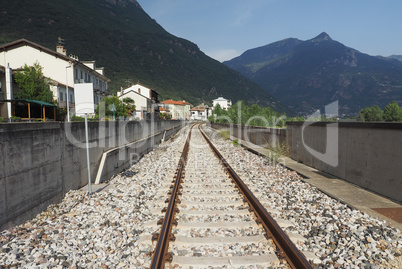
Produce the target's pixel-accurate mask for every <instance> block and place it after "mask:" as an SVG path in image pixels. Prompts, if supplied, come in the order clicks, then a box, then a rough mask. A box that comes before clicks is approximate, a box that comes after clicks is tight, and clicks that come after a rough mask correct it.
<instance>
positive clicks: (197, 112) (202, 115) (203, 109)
mask: <svg viewBox="0 0 402 269" xmlns="http://www.w3.org/2000/svg"><path fill="white" fill-rule="evenodd" d="M190 112H191V117H190V119H191V120H201V121H206V120H207V119H208V117H209V116H211V114H212V111H211V108H209V107H208V106H207V105H204V104H200V105H198V106H196V107H194V108H192V109H190Z"/></svg>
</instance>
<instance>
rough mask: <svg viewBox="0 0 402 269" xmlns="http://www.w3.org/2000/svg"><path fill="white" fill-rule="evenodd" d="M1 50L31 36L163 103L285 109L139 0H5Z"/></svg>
mask: <svg viewBox="0 0 402 269" xmlns="http://www.w3.org/2000/svg"><path fill="white" fill-rule="evenodd" d="M0 14H1V16H0V29H1V32H0V44H5V43H8V42H12V41H14V40H17V39H21V38H25V39H28V40H30V41H33V42H36V43H38V44H40V45H43V46H45V47H48V48H50V49H55V46H56V43H57V40H58V37H61V38H63V39H64V40H65V48H66V49H67V54H68V55H69V54H70V53H71V54H74V55H77V56H78V57H79V59H80V60H96V61H97V65H98V66H104V67H105V74H106V76H107V77H109V78H110V79H111V80H112V83H111V84H110V87H109V88H111V89H112V90H113V91H118V90H119V89H120V87H126V86H129V85H130V84H133V83H137V82H139V83H141V84H143V85H145V86H148V87H151V88H153V89H155V90H156V91H157V92H159V93H160V99H162V100H163V99H167V98H172V99H184V100H186V101H188V102H190V103H192V104H194V105H197V104H199V103H202V102H206V103H208V104H212V102H211V100H212V99H215V98H217V97H219V96H223V97H225V98H227V99H232V101H233V102H236V101H237V100H240V99H243V100H245V101H247V102H249V103H258V104H259V105H261V106H273V107H274V108H275V109H277V110H279V111H284V110H286V109H287V108H286V107H285V106H283V105H281V104H279V103H278V102H277V100H276V99H274V98H273V97H272V96H271V95H270V94H269V93H268V92H267V91H265V90H263V89H262V88H261V87H260V86H258V85H257V84H255V83H254V82H252V81H251V80H249V79H247V78H245V77H244V76H242V75H240V74H239V73H238V72H235V71H233V70H232V69H230V68H228V67H226V66H225V65H223V64H221V63H219V62H218V61H216V60H214V59H212V58H210V57H208V56H206V55H205V54H204V53H203V52H201V51H200V50H199V48H198V47H197V45H195V44H194V43H192V42H190V41H188V40H185V39H182V38H179V37H176V36H173V35H171V34H169V33H168V32H167V31H165V30H164V29H163V28H162V27H161V26H160V25H159V24H158V23H157V22H156V21H155V20H153V19H152V18H150V17H149V16H148V15H147V14H146V12H145V11H144V10H143V9H142V8H141V6H140V5H139V4H138V3H137V1H135V0H68V1H65V0H51V1H49V0H35V1H32V0H18V1H15V0H7V1H5V0H0Z"/></svg>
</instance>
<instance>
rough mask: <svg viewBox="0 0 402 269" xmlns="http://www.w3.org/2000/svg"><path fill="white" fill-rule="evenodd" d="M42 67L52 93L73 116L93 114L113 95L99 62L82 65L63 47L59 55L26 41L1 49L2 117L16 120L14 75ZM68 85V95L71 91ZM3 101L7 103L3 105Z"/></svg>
mask: <svg viewBox="0 0 402 269" xmlns="http://www.w3.org/2000/svg"><path fill="white" fill-rule="evenodd" d="M36 62H37V63H39V65H40V66H41V67H43V74H44V76H45V77H47V78H49V79H50V80H51V86H50V89H51V91H52V92H53V97H54V99H55V100H57V101H58V104H59V106H60V107H63V108H65V107H67V100H68V107H69V109H70V114H76V115H83V114H84V113H90V114H93V113H94V112H95V106H96V105H97V104H98V103H99V101H100V100H101V99H102V98H103V96H106V95H108V94H109V92H108V82H110V79H108V78H107V77H105V75H104V69H103V68H99V67H97V66H96V63H95V61H79V60H78V57H76V56H74V55H70V56H67V51H66V49H65V48H64V47H63V46H62V45H58V46H57V47H56V51H53V50H51V49H48V48H46V47H43V46H41V45H38V44H36V43H34V42H31V41H28V40H26V39H20V40H17V41H14V42H12V43H9V44H5V45H3V46H0V84H1V86H0V116H1V117H3V118H9V117H11V116H12V108H11V105H12V103H11V102H4V100H13V99H14V96H15V94H16V93H17V92H18V90H19V89H18V85H17V84H16V83H15V82H14V81H13V74H14V73H15V72H16V71H18V70H20V69H21V68H23V67H24V65H28V66H33V65H34V64H35V63H36ZM66 85H68V95H67V89H66V88H67V87H66ZM2 101H3V102H2Z"/></svg>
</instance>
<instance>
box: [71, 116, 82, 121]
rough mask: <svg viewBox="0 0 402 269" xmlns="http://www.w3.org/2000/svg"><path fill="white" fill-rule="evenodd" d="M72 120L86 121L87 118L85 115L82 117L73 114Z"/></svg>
mask: <svg viewBox="0 0 402 269" xmlns="http://www.w3.org/2000/svg"><path fill="white" fill-rule="evenodd" d="M70 120H71V121H85V118H84V117H80V116H75V115H74V116H72V117H71V118H70Z"/></svg>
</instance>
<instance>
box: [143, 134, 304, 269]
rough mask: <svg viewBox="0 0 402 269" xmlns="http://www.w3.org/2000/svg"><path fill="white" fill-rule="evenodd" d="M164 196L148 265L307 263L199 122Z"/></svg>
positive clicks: (284, 265)
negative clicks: (163, 204)
mask: <svg viewBox="0 0 402 269" xmlns="http://www.w3.org/2000/svg"><path fill="white" fill-rule="evenodd" d="M169 195H170V198H169V199H168V200H167V203H168V206H167V207H166V208H165V209H164V211H165V212H166V213H165V217H164V219H163V220H161V221H160V224H162V227H161V231H160V233H159V234H158V235H155V237H154V240H157V245H156V247H155V250H154V254H153V257H152V264H151V268H165V267H167V268H169V267H171V268H176V267H179V268H180V267H182V268H188V267H193V268H197V267H201V268H205V267H211V266H212V267H216V268H221V267H228V268H232V267H241V266H254V267H255V268H267V267H275V268H311V265H310V264H309V263H308V261H307V260H306V259H305V257H304V256H303V254H302V253H301V252H299V251H298V249H297V248H296V246H295V245H294V244H293V243H292V242H291V241H290V240H289V238H288V237H287V236H286V234H285V233H284V232H283V231H282V230H281V229H280V227H279V226H278V225H277V224H276V222H275V221H274V220H273V219H272V217H271V216H270V215H269V214H268V212H267V211H266V210H265V208H264V207H263V206H262V205H261V204H260V203H259V201H258V200H257V199H256V198H255V196H254V195H253V194H252V193H251V192H250V190H249V189H248V188H247V186H246V185H245V184H244V183H243V182H242V180H241V179H240V178H239V177H238V176H237V175H236V173H235V172H234V171H233V169H231V167H230V166H229V165H228V164H227V163H226V161H225V160H224V159H223V157H222V156H221V155H220V153H219V152H218V151H217V150H216V148H215V147H214V146H213V144H212V143H211V142H209V140H208V138H207V137H206V136H205V134H203V132H202V130H201V128H200V126H198V128H192V129H191V131H190V132H189V135H188V138H187V141H186V144H185V146H184V148H183V152H182V156H181V159H180V162H179V165H178V168H177V173H176V179H175V180H174V182H173V183H172V186H171V192H170V194H169Z"/></svg>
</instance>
